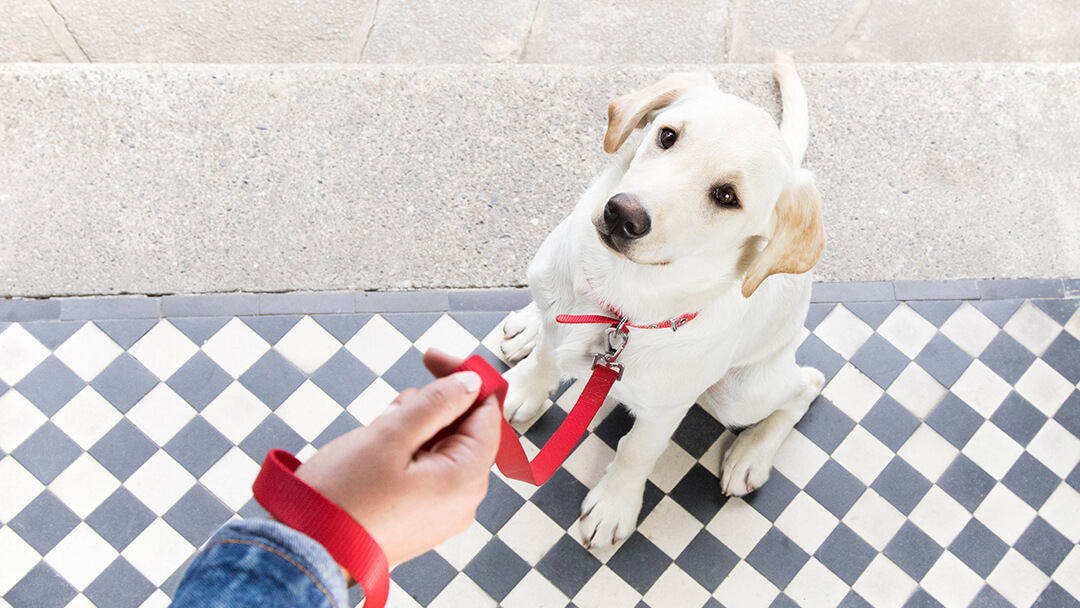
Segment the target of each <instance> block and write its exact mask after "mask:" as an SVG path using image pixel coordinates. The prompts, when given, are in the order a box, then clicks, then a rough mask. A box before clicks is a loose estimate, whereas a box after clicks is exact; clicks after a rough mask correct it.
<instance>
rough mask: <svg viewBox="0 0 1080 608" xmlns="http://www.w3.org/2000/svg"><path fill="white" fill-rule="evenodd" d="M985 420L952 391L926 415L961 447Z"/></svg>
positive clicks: (950, 441)
mask: <svg viewBox="0 0 1080 608" xmlns="http://www.w3.org/2000/svg"><path fill="white" fill-rule="evenodd" d="M1078 405H1080V403H1078ZM983 420H985V419H984V418H983V417H982V415H980V414H979V413H978V412H976V411H975V410H973V409H972V408H971V407H970V406H969V405H968V404H966V403H964V402H963V401H962V400H961V399H960V398H959V397H957V396H956V395H954V394H953V393H951V392H950V393H947V394H946V395H945V397H944V398H943V399H942V400H941V401H940V402H939V403H938V404H937V405H936V406H935V407H934V410H933V411H931V412H930V415H929V416H927V417H926V424H928V425H930V428H932V429H934V430H935V431H937V432H938V434H940V435H941V436H942V437H944V438H945V439H946V440H947V441H948V442H949V443H951V444H953V445H954V446H956V447H957V448H958V449H959V448H963V447H964V446H965V445H967V442H968V440H970V439H971V436H972V435H974V434H975V431H978V430H979V427H980V426H982V424H983Z"/></svg>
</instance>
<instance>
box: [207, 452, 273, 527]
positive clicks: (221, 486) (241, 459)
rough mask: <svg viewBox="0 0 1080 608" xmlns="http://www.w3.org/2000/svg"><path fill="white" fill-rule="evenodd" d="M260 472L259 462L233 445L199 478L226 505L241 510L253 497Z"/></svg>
mask: <svg viewBox="0 0 1080 608" xmlns="http://www.w3.org/2000/svg"><path fill="white" fill-rule="evenodd" d="M258 474H259V463H257V462H255V461H254V460H252V459H251V458H249V457H248V455H247V454H245V453H244V451H243V450H241V449H240V448H238V447H236V446H233V447H232V448H231V449H230V450H229V451H228V452H226V453H225V455H224V456H222V457H221V460H218V461H217V462H215V463H214V466H212V467H210V469H209V470H208V471H206V473H203V476H202V477H200V478H199V481H200V482H202V484H203V486H205V487H206V489H207V490H210V491H211V492H213V493H214V496H217V497H218V499H220V500H221V502H223V503H225V506H227V507H229V508H230V509H232V510H233V511H239V510H240V508H241V507H243V506H244V505H245V504H247V501H248V500H250V499H251V484H253V483H255V476H257V475H258Z"/></svg>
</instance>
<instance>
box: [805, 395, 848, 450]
mask: <svg viewBox="0 0 1080 608" xmlns="http://www.w3.org/2000/svg"><path fill="white" fill-rule="evenodd" d="M795 428H796V429H798V431H799V432H800V433H802V434H803V435H805V436H806V438H807V439H809V440H810V441H813V442H814V443H815V444H817V446H818V447H819V448H821V449H823V450H825V452H826V453H828V454H832V453H833V450H835V449H836V448H837V446H839V445H840V444H841V443H842V442H843V441H844V439H846V438H847V436H848V433H850V432H851V429H853V428H855V421H854V420H852V419H851V418H849V417H848V415H847V414H845V413H844V412H842V411H840V408H838V407H836V406H835V405H833V404H832V402H831V401H829V400H828V399H826V398H825V397H820V396H819V397H818V398H817V399H814V402H813V403H811V404H810V409H809V410H807V412H806V415H804V416H803V417H802V420H800V421H799V422H798V424H796V425H795Z"/></svg>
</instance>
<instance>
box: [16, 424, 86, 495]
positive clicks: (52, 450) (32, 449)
mask: <svg viewBox="0 0 1080 608" xmlns="http://www.w3.org/2000/svg"><path fill="white" fill-rule="evenodd" d="M11 455H12V457H14V458H15V460H18V461H19V464H21V465H22V466H24V467H26V470H27V471H30V473H32V474H33V475H34V477H37V479H38V481H40V482H41V483H43V484H46V485H48V484H50V483H52V481H53V480H54V479H56V477H57V476H58V475H60V473H63V472H64V470H65V469H67V468H68V466H69V465H70V464H71V463H73V462H75V459H77V458H78V457H79V456H81V455H82V448H80V447H79V446H78V444H76V443H75V442H74V441H72V440H71V439H70V438H69V437H68V436H67V435H65V434H64V431H61V430H60V429H59V428H57V426H56V425H55V424H53V423H52V422H51V421H46V422H45V424H43V425H41V427H40V428H38V430H36V431H34V433H33V434H32V435H30V436H29V437H27V438H26V440H24V441H23V442H22V444H20V445H19V447H17V448H15V451H14V452H12V453H11Z"/></svg>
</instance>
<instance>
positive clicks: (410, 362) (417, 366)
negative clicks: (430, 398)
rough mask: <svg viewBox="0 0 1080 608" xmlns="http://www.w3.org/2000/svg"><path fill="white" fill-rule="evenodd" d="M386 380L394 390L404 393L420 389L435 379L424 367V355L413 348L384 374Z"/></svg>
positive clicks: (383, 377)
mask: <svg viewBox="0 0 1080 608" xmlns="http://www.w3.org/2000/svg"><path fill="white" fill-rule="evenodd" d="M382 379H383V380H385V381H386V382H387V383H388V384H389V385H390V386H392V387H394V390H398V391H403V390H405V389H407V388H420V387H422V386H424V385H426V384H427V383H429V382H431V381H432V380H434V379H435V376H432V375H431V372H429V371H428V370H427V368H426V367H424V355H423V354H422V353H421V352H420V351H418V350H416V347H415V346H414V347H411V348H409V350H407V351H405V354H404V355H402V356H401V358H399V359H398V360H397V362H396V363H394V364H393V365H392V366H390V369H388V370H386V372H384V373H383V375H382Z"/></svg>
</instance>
